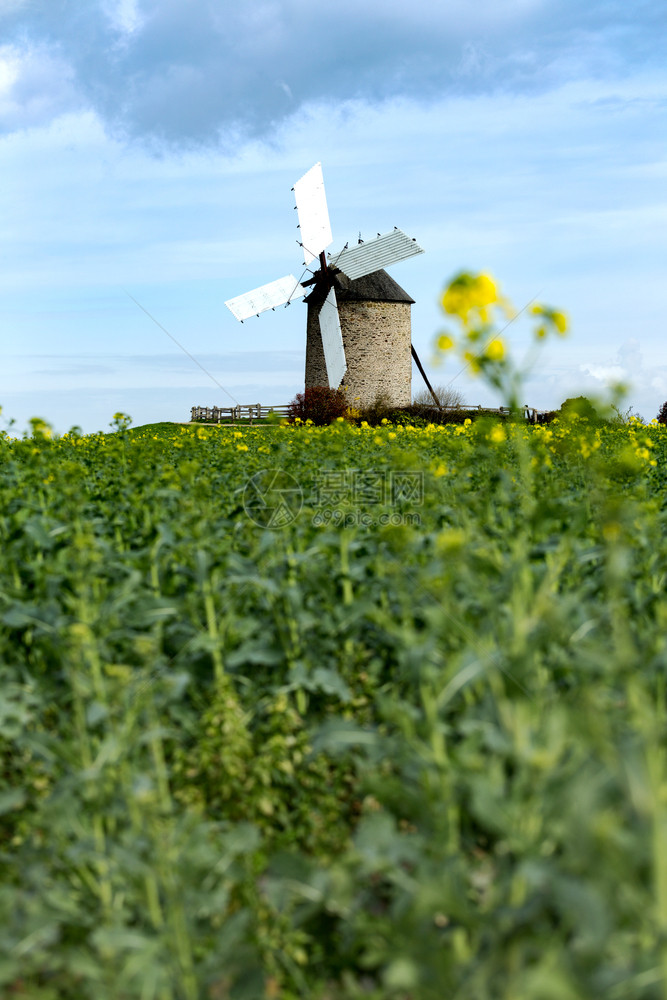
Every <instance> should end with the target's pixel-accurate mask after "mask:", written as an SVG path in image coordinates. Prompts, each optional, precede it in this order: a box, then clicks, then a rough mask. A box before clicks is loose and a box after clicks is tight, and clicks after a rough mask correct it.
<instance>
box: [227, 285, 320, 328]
mask: <svg viewBox="0 0 667 1000" xmlns="http://www.w3.org/2000/svg"><path fill="white" fill-rule="evenodd" d="M305 294H306V289H305V288H304V287H303V285H301V284H300V283H299V281H297V279H296V278H295V277H294V275H293V274H286V275H285V277H284V278H278V280H277V281H271V282H269V284H268V285H261V286H260V287H259V288H253V290H252V291H251V292H246V293H245V294H244V295H237V296H236V298H234V299H227V301H226V302H225V305H226V306H227V308H228V309H229V310H230V312H232V313H233V314H234V316H236V318H237V319H240V320H241V322H243V320H244V319H248V317H249V316H258V315H259V313H262V312H266V310H267V309H275V308H276V306H282V305H284V304H285V303H286V302H291V301H292V299H300V298H301V297H302V296H303V295H305Z"/></svg>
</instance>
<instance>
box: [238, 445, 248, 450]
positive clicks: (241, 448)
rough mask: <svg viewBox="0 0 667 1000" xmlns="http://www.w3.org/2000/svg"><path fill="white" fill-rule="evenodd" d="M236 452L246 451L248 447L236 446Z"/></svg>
mask: <svg viewBox="0 0 667 1000" xmlns="http://www.w3.org/2000/svg"><path fill="white" fill-rule="evenodd" d="M236 450H237V451H247V450H248V445H247V444H237V446H236Z"/></svg>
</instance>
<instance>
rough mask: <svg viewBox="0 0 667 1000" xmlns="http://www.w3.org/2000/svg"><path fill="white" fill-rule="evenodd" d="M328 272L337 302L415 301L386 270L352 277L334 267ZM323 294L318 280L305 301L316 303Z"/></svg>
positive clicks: (410, 302)
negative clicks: (360, 276)
mask: <svg viewBox="0 0 667 1000" xmlns="http://www.w3.org/2000/svg"><path fill="white" fill-rule="evenodd" d="M330 274H331V277H332V278H333V286H334V289H335V291H336V299H337V300H338V302H346V301H348V302H350V301H356V302H407V303H409V304H410V305H412V304H413V303H414V301H415V300H414V299H412V298H410V296H409V295H408V293H407V292H406V291H405V290H404V289H403V288H401V286H400V285H399V284H398V283H397V282H396V281H394V279H393V278H390V277H389V275H388V274H387V272H386V271H373V273H372V274H365V275H364V276H363V277H362V278H354V279H352V278H348V277H347V275H346V274H343V272H342V271H336V270H335V269H334V268H332V269H331V271H330ZM323 293H324V294H323ZM325 295H326V289H324V288H323V286H322V283H321V282H320V281H318V282H317V283H316V284H315V287H314V288H313V291H312V292H311V293H310V295H308V296H307V297H306V299H305V301H306V302H313V303H318V302H319V301H320V300H321V299H322V300H323V299H324V296H325Z"/></svg>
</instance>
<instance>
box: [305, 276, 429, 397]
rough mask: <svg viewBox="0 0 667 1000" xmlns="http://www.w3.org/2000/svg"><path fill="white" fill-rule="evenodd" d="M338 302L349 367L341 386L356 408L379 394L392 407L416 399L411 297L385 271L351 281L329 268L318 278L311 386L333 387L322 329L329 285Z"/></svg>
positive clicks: (312, 298) (309, 330)
mask: <svg viewBox="0 0 667 1000" xmlns="http://www.w3.org/2000/svg"><path fill="white" fill-rule="evenodd" d="M329 283H331V286H332V287H333V289H334V293H335V296H336V302H337V303H338V318H339V322H340V329H341V337H342V341H343V352H344V355H345V360H346V362H347V371H346V372H345V374H344V375H343V378H342V380H341V382H340V387H341V388H342V389H343V390H344V391H345V394H346V396H347V399H348V401H349V403H350V405H351V406H355V407H364V406H371V405H372V404H373V403H374V402H375V400H376V398H377V397H378V396H379V395H382V396H384V398H385V399H387V400H388V401H389V402H390V403H391V404H392V405H393V406H407V405H408V404H409V403H410V400H411V399H412V392H411V383H412V337H411V326H410V309H411V306H412V304H413V302H414V299H412V298H410V296H409V295H408V293H407V292H405V291H404V290H403V289H402V288H401V286H400V285H398V284H397V283H396V282H395V281H394V279H393V278H390V277H389V275H388V274H387V272H386V271H384V270H380V271H374V272H372V273H371V274H367V275H364V276H363V277H361V278H355V279H350V278H348V277H347V275H345V274H344V273H343V272H342V271H334V270H332V269H330V268H329V269H328V275H327V276H326V277H325V279H324V280H322V279H321V277H320V278H319V280H318V279H317V277H316V281H315V287H314V289H313V291H312V292H311V293H310V294H309V295H308V296H307V298H306V302H307V303H308V322H307V325H306V389H309V388H311V387H312V386H316V385H329V379H328V374H327V366H326V358H325V355H324V347H323V341H322V332H321V328H320V313H321V310H322V309H323V308H328V306H327V304H326V296H327V292H328V285H329Z"/></svg>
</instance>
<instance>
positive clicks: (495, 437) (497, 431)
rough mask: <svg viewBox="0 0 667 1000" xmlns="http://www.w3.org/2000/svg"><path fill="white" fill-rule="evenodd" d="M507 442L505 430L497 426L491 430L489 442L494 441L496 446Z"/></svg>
mask: <svg viewBox="0 0 667 1000" xmlns="http://www.w3.org/2000/svg"><path fill="white" fill-rule="evenodd" d="M506 440H507V434H506V433H505V428H504V427H501V426H500V425H497V426H496V427H494V428H493V429H492V430H491V433H490V434H489V441H493V443H494V444H501V443H502V442H503V441H506Z"/></svg>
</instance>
